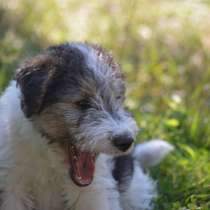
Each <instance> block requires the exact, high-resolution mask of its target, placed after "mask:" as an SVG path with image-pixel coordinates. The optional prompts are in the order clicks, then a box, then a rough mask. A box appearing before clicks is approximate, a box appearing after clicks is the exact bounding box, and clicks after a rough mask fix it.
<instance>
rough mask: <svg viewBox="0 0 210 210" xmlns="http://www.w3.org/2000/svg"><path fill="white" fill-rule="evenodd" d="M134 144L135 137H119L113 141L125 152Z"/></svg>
mask: <svg viewBox="0 0 210 210" xmlns="http://www.w3.org/2000/svg"><path fill="white" fill-rule="evenodd" d="M133 142H134V139H133V137H132V136H129V135H117V136H115V137H114V138H113V140H112V143H113V145H114V146H115V147H117V148H118V149H119V150H121V151H123V152H125V151H126V150H128V149H129V148H130V146H131V145H132V144H133Z"/></svg>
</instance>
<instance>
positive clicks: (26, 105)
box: [16, 55, 56, 117]
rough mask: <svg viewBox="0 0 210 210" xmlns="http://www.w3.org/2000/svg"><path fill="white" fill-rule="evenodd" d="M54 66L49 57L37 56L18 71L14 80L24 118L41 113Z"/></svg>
mask: <svg viewBox="0 0 210 210" xmlns="http://www.w3.org/2000/svg"><path fill="white" fill-rule="evenodd" d="M55 66H56V64H55V59H53V58H52V57H51V56H49V55H39V56H36V57H34V58H32V59H30V60H28V61H26V62H25V63H24V64H23V65H22V66H21V67H20V68H19V69H18V71H17V74H16V80H17V85H18V86H19V87H20V90H21V108H22V110H23V112H24V113H25V115H26V117H31V116H32V115H33V114H38V113H39V112H40V111H41V109H42V105H43V101H44V97H45V94H46V92H47V88H48V85H49V83H50V81H51V79H52V76H53V74H54V71H55Z"/></svg>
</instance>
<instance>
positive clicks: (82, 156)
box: [67, 144, 96, 187]
mask: <svg viewBox="0 0 210 210" xmlns="http://www.w3.org/2000/svg"><path fill="white" fill-rule="evenodd" d="M67 155H68V166H69V175H70V177H71V179H72V180H73V182H74V183H75V184H76V185H78V186H80V187H85V186H88V185H90V184H91V183H92V181H93V177H94V171H95V159H96V154H94V153H91V152H87V151H81V150H79V149H78V148H76V146H74V145H73V144H68V145H67Z"/></svg>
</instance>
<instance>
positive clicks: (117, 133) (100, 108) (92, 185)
mask: <svg viewBox="0 0 210 210" xmlns="http://www.w3.org/2000/svg"><path fill="white" fill-rule="evenodd" d="M124 94H125V85H124V80H123V75H122V73H121V71H120V67H119V65H118V64H117V63H116V62H115V61H114V59H113V58H112V56H111V55H110V54H109V53H107V52H105V51H104V50H103V49H102V48H101V47H99V46H97V45H92V44H83V43H67V44H63V45H58V46H53V47H50V48H48V49H47V50H46V51H44V52H43V53H41V54H40V55H38V56H36V57H34V58H31V59H29V60H28V61H26V62H24V63H23V64H22V65H21V66H20V68H19V69H18V70H17V72H16V77H15V79H14V80H13V81H12V82H11V83H10V85H9V87H8V88H7V90H6V91H5V92H4V94H3V95H2V97H1V100H0V116H1V121H0V191H1V194H0V201H1V202H0V203H1V207H0V209H1V210H61V209H68V210H70V209H71V210H87V209H88V210H146V209H152V200H153V198H154V197H155V196H156V190H155V183H154V181H152V179H151V178H150V177H149V176H148V174H146V173H144V172H143V170H142V169H143V168H144V169H145V168H148V167H149V166H151V165H155V164H157V163H159V162H160V161H161V159H162V158H163V157H164V156H165V155H166V154H167V153H168V152H169V151H171V150H172V146H171V145H169V144H168V143H166V142H164V141H161V140H156V141H151V142H148V143H144V144H140V145H138V146H136V147H134V139H135V136H136V133H137V126H136V123H135V120H134V119H133V117H132V116H131V115H130V113H129V112H127V111H126V110H125V109H124V107H123V102H124V98H125V96H124Z"/></svg>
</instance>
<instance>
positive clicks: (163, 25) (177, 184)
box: [0, 0, 210, 210]
mask: <svg viewBox="0 0 210 210" xmlns="http://www.w3.org/2000/svg"><path fill="white" fill-rule="evenodd" d="M15 2H16V3H14V1H13V0H7V1H6V0H5V1H4V0H3V1H1V3H0V90H3V89H4V88H5V86H6V85H7V84H8V81H9V79H10V78H11V77H12V74H13V71H14V69H15V68H16V67H17V65H18V63H19V62H20V61H21V60H22V59H23V58H25V57H28V56H30V55H33V54H35V53H36V52H38V51H39V50H40V49H43V48H45V47H46V46H48V45H50V44H55V43H60V42H63V41H67V40H77V41H80V40H87V41H89V42H98V43H101V44H102V45H103V46H105V47H106V48H107V49H110V50H112V52H113V54H114V55H115V57H116V58H117V59H118V60H119V62H120V64H121V66H122V68H123V71H124V72H125V75H126V78H127V80H128V84H127V86H128V91H127V95H128V99H127V101H126V106H127V107H128V108H129V109H130V110H131V111H132V112H133V113H134V116H135V118H136V120H137V122H138V125H139V127H140V128H141V130H140V132H139V135H138V141H139V142H141V141H144V140H146V139H150V138H162V139H165V140H167V141H169V142H170V143H172V144H173V145H174V146H175V150H174V151H173V152H172V153H171V154H170V155H169V156H168V157H167V158H166V159H165V160H164V162H162V163H161V164H160V166H157V167H155V168H153V169H152V171H151V173H152V176H153V177H154V178H156V179H157V180H158V188H159V197H158V199H157V200H156V207H155V209H156V210H207V209H208V210H209V209H210V152H209V151H210V38H209V37H210V1H208V0H206V1H197V0H194V1H187V0H182V1H179V0H156V1H154V0H131V1H126V0H116V1H114V2H113V1H111V0H101V1H100V3H99V2H98V1H97V0H93V1H89V2H87V1H85V0H77V1H76V0H75V1H68V0H63V1H62V3H61V2H60V1H59V0H45V1H40V2H36V1H34V2H32V1H30V2H29V1H27V0H17V1H15Z"/></svg>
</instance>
